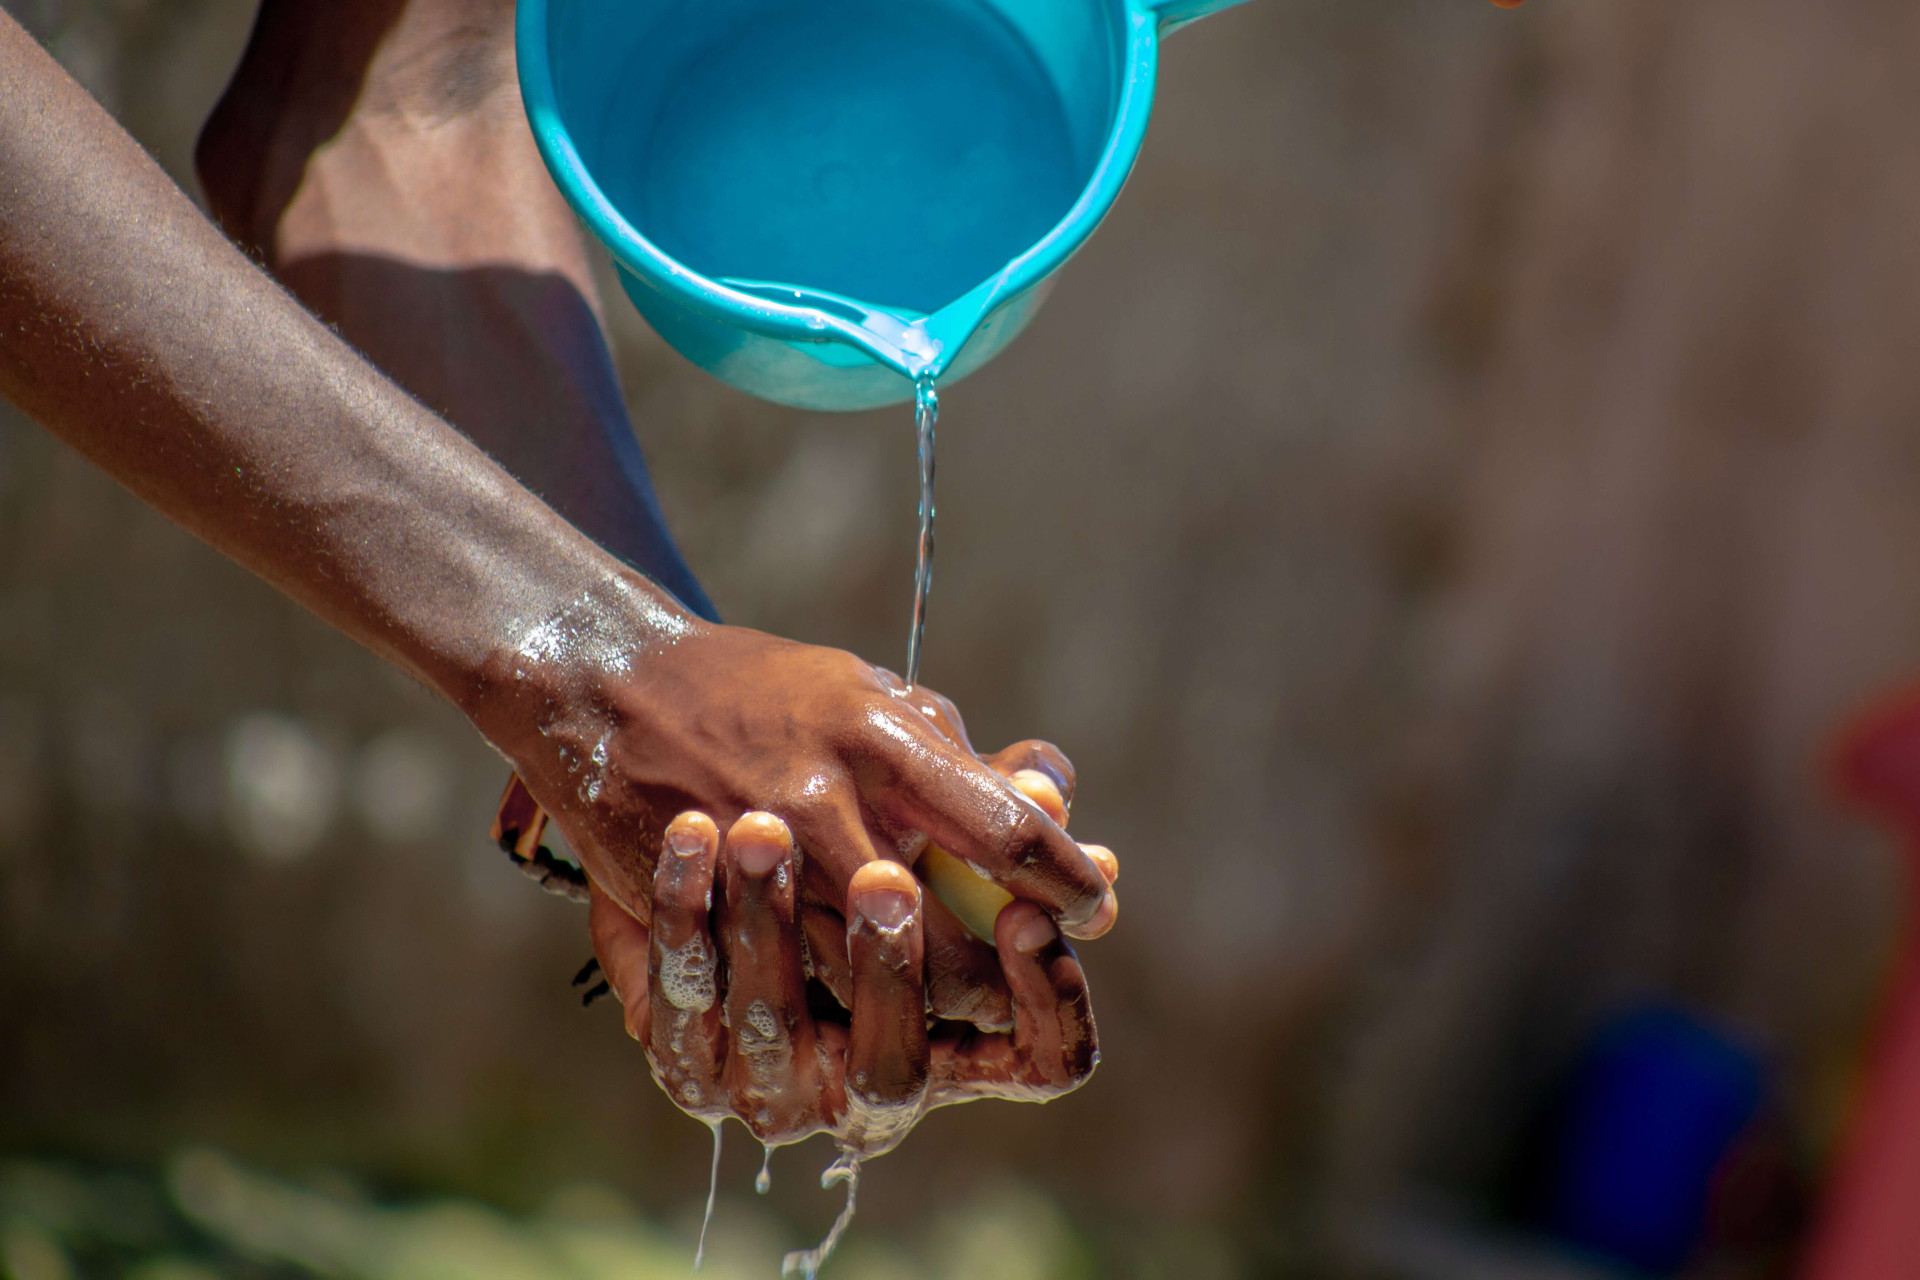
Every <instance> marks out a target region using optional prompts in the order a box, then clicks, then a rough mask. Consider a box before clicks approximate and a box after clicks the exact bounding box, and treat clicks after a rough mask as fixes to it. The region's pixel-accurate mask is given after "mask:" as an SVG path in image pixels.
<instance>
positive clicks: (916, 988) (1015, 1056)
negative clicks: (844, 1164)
mask: <svg viewBox="0 0 1920 1280" xmlns="http://www.w3.org/2000/svg"><path fill="white" fill-rule="evenodd" d="M722 843H723V842H722V839H721V835H720V831H719V828H718V827H717V826H716V825H715V824H714V822H713V821H712V819H711V818H709V817H708V816H707V815H705V814H703V813H697V812H696V813H684V814H681V815H680V816H679V817H677V818H676V819H675V820H674V821H673V822H672V823H671V824H670V825H669V826H668V828H667V831H666V833H665V838H664V848H663V851H662V853H661V855H660V857H659V859H658V863H657V867H656V870H655V873H654V878H653V890H652V901H651V921H652V923H651V927H649V926H648V925H646V924H643V923H641V921H640V920H638V919H637V918H635V917H634V916H633V915H632V914H630V913H629V912H627V911H626V910H625V909H624V908H622V907H621V906H620V905H619V904H618V903H616V902H614V901H613V899H612V898H610V897H609V896H607V895H606V894H604V893H599V892H596V893H595V894H594V896H593V906H592V915H591V930H592V934H593V943H594V951H595V954H596V955H597V956H598V957H599V960H600V964H601V967H602V969H603V970H604V971H605V973H606V976H607V979H608V981H609V982H610V983H611V985H612V987H613V989H614V992H615V994H616V995H617V996H618V997H619V999H620V1001H621V1003H622V1005H623V1006H624V1008H625V1017H626V1024H627V1029H628V1031H629V1033H630V1034H632V1035H633V1037H634V1038H635V1039H636V1040H638V1041H640V1043H641V1044H642V1045H644V1046H645V1048H646V1053H647V1059H648V1062H649V1064H650V1065H651V1066H652V1069H653V1072H654V1076H655V1078H656V1079H657V1080H658V1081H659V1083H660V1085H661V1087H662V1088H663V1089H665V1090H666V1092H667V1094H668V1096H669V1097H671V1098H672V1099H673V1100H674V1102H675V1103H676V1104H677V1105H678V1106H680V1107H681V1108H682V1109H683V1110H685V1111H687V1112H689V1113H690V1114H692V1115H695V1116H697V1117H699V1118H701V1119H703V1120H707V1121H710V1122H715V1121H718V1120H720V1119H723V1118H725V1117H726V1116H729V1115H731V1116H735V1117H737V1118H739V1119H740V1120H741V1121H742V1122H743V1123H745V1124H746V1125H747V1127H748V1128H750V1129H751V1130H752V1131H753V1132H754V1134H755V1135H756V1136H757V1137H759V1138H760V1139H761V1140H762V1141H763V1142H767V1143H769V1144H772V1145H779V1144H785V1143H791V1142H797V1141H799V1140H801V1139H803V1138H805V1137H807V1136H809V1135H811V1134H814V1133H818V1132H829V1133H832V1134H833V1135H835V1137H836V1138H837V1139H838V1140H839V1141H840V1143H841V1145H842V1146H843V1147H845V1148H846V1149H848V1150H851V1151H853V1152H856V1153H859V1154H863V1155H877V1154H879V1153H880V1152H883V1151H886V1150H889V1149H891V1148H892V1147H893V1146H895V1145H896V1144H897V1143H898V1142H899V1141H900V1140H901V1139H902V1138H903V1137H904V1136H905V1135H906V1133H907V1132H908V1130H910V1129H911V1128H912V1126H913V1125H914V1123H915V1122H916V1121H917V1120H918V1119H919V1117H920V1116H921V1115H922V1114H924V1113H925V1112H926V1111H927V1110H928V1109H929V1108H931V1107H935V1106H945V1105H950V1104H953V1103H958V1102H965V1101H970V1100H972V1099H975V1098H980V1097H1011V1098H1019V1099H1025V1100H1035V1101H1038V1100H1044V1099H1047V1098H1051V1097H1054V1096H1057V1095H1059V1094H1061V1093H1064V1092H1067V1091H1068V1090H1071V1089H1073V1088H1075V1087H1077V1086H1078V1085H1079V1084H1080V1083H1082V1082H1083V1081H1084V1080H1085V1079H1086V1078H1087V1076H1088V1075H1089V1074H1090V1073H1091V1072H1092V1070H1093V1066H1094V1063H1095V1061H1096V1059H1097V1057H1098V1050H1097V1047H1096V1039H1095V1033H1094V1024H1093V1014H1092V1008H1091V1005H1090V1003H1089V1000H1088V995H1087V986H1086V977H1085V974H1084V973H1083V972H1082V971H1081V969H1080V965H1079V962H1078V960H1077V959H1075V957H1074V955H1073V952H1072V950H1071V949H1070V948H1069V947H1068V946H1067V944H1066V942H1065V941H1064V940H1063V939H1062V938H1061V936H1060V933H1059V930H1058V929H1057V928H1056V927H1055V925H1054V923H1053V921H1052V920H1051V919H1050V918H1049V917H1048V916H1047V914H1046V913H1045V912H1044V911H1042V910H1040V909H1039V908H1038V907H1037V906H1035V905H1033V904H1031V903H1026V902H1015V903H1011V904H1010V905H1008V906H1007V907H1006V909H1004V910H1003V911H1002V912H1001V913H1000V917H999V920H998V922H997V924H996V927H995V931H994V933H995V939H994V942H995V947H996V950H997V953H998V956H999V960H1000V963H1001V965H1002V967H1003V969H1004V972H1005V975H1006V980H1007V983H1008V987H1009V989H1010V992H1011V996H1012V1013H1013V1018H1012V1022H1013V1027H1012V1030H1011V1032H1008V1033H988V1032H982V1031H979V1030H978V1029H976V1028H972V1027H964V1026H955V1025H953V1024H943V1023H935V1024H934V1026H933V1029H932V1031H931V1032H930V1031H929V1024H928V1018H927V1016H926V988H925V946H924V938H925V914H924V913H925V908H926V905H927V901H928V900H927V899H926V898H925V897H924V896H923V895H922V893H921V891H920V886H919V884H918V882H917V881H916V880H915V879H914V877H913V876H912V875H911V874H910V873H908V872H907V870H906V869H905V868H904V867H902V866H901V865H900V864H898V863H895V862H891V861H887V860H876V861H874V862H871V863H868V864H866V865H865V866H863V867H861V868H860V869H859V870H858V871H857V872H855V873H854V875H853V876H852V877H851V883H850V888H849V894H848V897H847V900H846V902H845V908H846V910H845V918H846V920H847V922H848V923H847V925H846V930H845V935H844V938H843V939H842V940H839V945H837V946H836V948H835V949H836V951H838V950H842V949H844V953H845V956H846V958H847V963H848V968H847V980H848V983H849V985H850V995H851V1000H850V1002H849V1003H850V1005H851V1012H850V1015H848V1014H846V1013H843V1012H841V1011H840V1010H839V1009H838V1007H837V1004H836V1002H835V1001H834V1000H832V999H831V998H828V997H827V996H826V993H825V992H824V991H822V990H821V989H820V988H818V987H817V986H816V987H813V988H811V989H810V988H809V984H808V978H809V963H808V955H809V951H810V949H811V948H810V945H809V944H808V943H807V942H803V940H802V939H803V932H802V929H801V926H800V920H799V914H798V910H797V907H798V901H797V895H796V893H795V885H796V881H797V879H798V876H797V874H796V872H797V867H796V862H797V861H798V854H797V852H796V850H795V847H794V844H793V840H792V835H791V833H790V831H789V829H788V827H787V825H786V824H785V823H783V822H782V821H780V820H779V819H778V818H776V817H774V816H772V815H771V814H767V813H749V814H746V815H744V816H742V817H741V818H740V819H739V820H738V821H736V822H735V823H734V824H733V825H732V827H731V828H730V829H729V831H728V832H727V834H726V837H725V840H724V845H725V847H724V850H723V849H722Z"/></svg>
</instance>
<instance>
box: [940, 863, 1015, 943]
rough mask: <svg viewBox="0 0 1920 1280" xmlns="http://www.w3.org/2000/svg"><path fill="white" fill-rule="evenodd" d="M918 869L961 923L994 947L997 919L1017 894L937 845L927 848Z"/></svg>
mask: <svg viewBox="0 0 1920 1280" xmlns="http://www.w3.org/2000/svg"><path fill="white" fill-rule="evenodd" d="M916 869H917V870H918V871H919V872H920V878H921V879H922V880H923V881H925V882H926V885H927V888H929V889H931V890H933V892H934V896H935V897H937V898H939V899H940V901H942V902H944V903H946V904H947V907H948V909H949V910H951V911H952V912H953V914H955V915H956V916H959V917H960V923H962V924H964V925H966V926H967V928H969V929H971V930H973V932H974V933H975V935H976V936H978V937H979V938H980V939H981V940H982V941H984V942H985V943H986V944H987V945H988V946H992V945H993V922H994V921H995V920H997V919H999V917H1000V910H1001V908H1003V907H1005V906H1006V905H1007V904H1008V903H1009V902H1012V901H1013V895H1012V894H1010V893H1008V892H1007V891H1006V890H1005V889H1002V888H1001V887H1000V886H999V885H997V884H995V883H994V882H993V881H991V880H989V879H987V878H986V877H984V876H982V875H979V874H977V873H976V872H975V871H974V869H973V868H972V867H970V866H968V865H967V864H966V863H964V862H962V861H960V859H958V858H956V857H954V856H953V855H952V854H950V853H948V852H947V851H946V850H945V849H942V848H941V847H940V846H939V845H937V844H930V845H928V846H927V847H926V851H925V852H923V853H922V854H921V855H920V863H919V866H918V867H917V868H916Z"/></svg>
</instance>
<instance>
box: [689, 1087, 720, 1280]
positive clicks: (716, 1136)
mask: <svg viewBox="0 0 1920 1280" xmlns="http://www.w3.org/2000/svg"><path fill="white" fill-rule="evenodd" d="M707 1127H708V1128H709V1129H712V1130H713V1167H712V1169H710V1170H708V1172H707V1212H706V1216H705V1217H703V1218H701V1219H700V1247H699V1248H697V1249H695V1250H694V1251H693V1269H694V1270H695V1271H698V1270H699V1269H700V1265H701V1264H702V1263H704V1262H705V1261H706V1260H707V1228H708V1227H710V1226H712V1225H713V1201H714V1198H715V1196H717V1195H718V1194H719V1191H720V1122H719V1121H718V1120H715V1121H713V1122H712V1123H711V1124H709V1125H708V1126H707Z"/></svg>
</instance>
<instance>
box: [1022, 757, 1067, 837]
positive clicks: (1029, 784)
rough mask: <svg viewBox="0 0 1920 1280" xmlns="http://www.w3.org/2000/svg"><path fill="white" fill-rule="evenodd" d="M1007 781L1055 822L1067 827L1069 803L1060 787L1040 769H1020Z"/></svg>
mask: <svg viewBox="0 0 1920 1280" xmlns="http://www.w3.org/2000/svg"><path fill="white" fill-rule="evenodd" d="M1007 781H1008V782H1009V783H1011V784H1013V789H1014V790H1015V791H1018V792H1019V793H1020V794H1021V795H1023V796H1025V797H1026V798H1027V799H1029V800H1031V801H1033V802H1034V803H1035V804H1037V805H1039V806H1040V811H1041V812H1042V813H1044V814H1046V815H1047V816H1048V817H1049V818H1051V819H1053V821H1054V822H1056V823H1059V824H1060V825H1062V826H1064V825H1066V821H1067V801H1066V797H1064V796H1062V795H1061V794H1060V787H1059V785H1058V784H1056V783H1055V782H1054V780H1053V779H1052V778H1049V777H1048V776H1047V775H1046V774H1044V773H1042V772H1040V771H1039V770H1038V769H1020V770H1016V771H1015V772H1014V775H1013V776H1012V777H1011V778H1008V779H1007Z"/></svg>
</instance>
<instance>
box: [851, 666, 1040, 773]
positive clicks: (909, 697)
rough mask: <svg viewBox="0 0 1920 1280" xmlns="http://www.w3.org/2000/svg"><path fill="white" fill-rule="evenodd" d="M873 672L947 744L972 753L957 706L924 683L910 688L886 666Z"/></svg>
mask: <svg viewBox="0 0 1920 1280" xmlns="http://www.w3.org/2000/svg"><path fill="white" fill-rule="evenodd" d="M874 670H875V671H877V672H878V673H879V676H880V682H881V683H882V684H884V685H885V686H886V687H887V691H888V692H889V693H891V694H893V696H894V697H896V698H899V699H900V700H901V701H903V702H905V703H906V704H907V705H908V706H910V707H912V708H913V709H914V710H915V711H917V712H919V713H920V714H921V715H922V716H925V717H926V718H927V719H928V720H929V721H931V722H932V723H933V727H934V728H936V729H938V730H939V731H940V734H941V736H942V737H944V738H945V739H946V740H947V741H948V742H951V743H952V744H953V745H954V746H956V747H959V748H960V749H961V750H962V751H965V752H967V753H969V754H971V753H972V751H973V744H972V743H970V742H968V741H967V726H966V724H965V723H964V722H963V721H962V720H961V719H960V708H958V707H956V706H954V705H953V702H952V701H951V700H950V699H949V698H947V697H946V696H944V695H942V694H938V693H935V692H934V691H933V690H931V689H929V688H927V686H925V685H924V684H914V685H910V684H908V683H907V682H906V681H905V680H902V679H901V678H900V677H899V676H897V675H895V674H894V673H893V672H891V671H888V670H887V669H886V668H885V667H876V668H874ZM1015 767H1016V768H1017V767H1018V766H1017V765H1016V766H1015Z"/></svg>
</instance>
